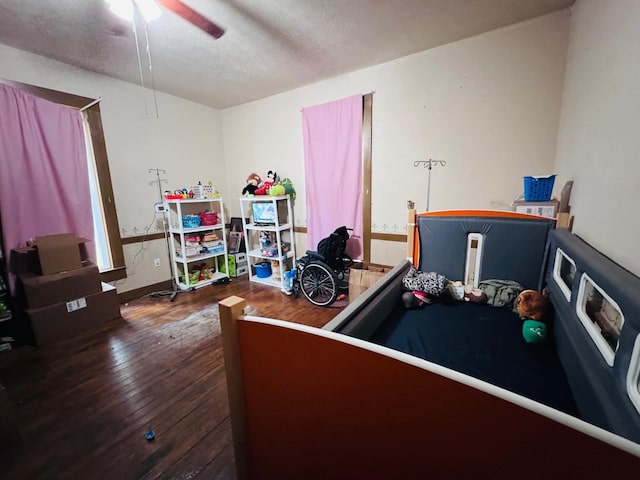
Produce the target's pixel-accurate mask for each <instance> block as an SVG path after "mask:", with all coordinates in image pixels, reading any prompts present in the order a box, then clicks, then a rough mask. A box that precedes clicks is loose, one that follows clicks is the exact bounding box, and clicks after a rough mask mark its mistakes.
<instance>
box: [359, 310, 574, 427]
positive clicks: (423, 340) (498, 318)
mask: <svg viewBox="0 0 640 480" xmlns="http://www.w3.org/2000/svg"><path fill="white" fill-rule="evenodd" d="M548 330H549V333H551V332H552V330H553V329H551V328H549V329H548ZM371 341H373V342H375V343H378V344H380V345H384V346H387V347H389V348H393V349H394V350H398V351H401V352H404V353H408V354H409V355H413V356H416V357H420V358H423V359H425V360H428V361H430V362H433V363H436V364H438V365H442V366H444V367H448V368H451V369H453V370H456V371H459V372H462V373H465V374H467V375H470V376H472V377H475V378H478V379H481V380H484V381H486V382H488V383H491V384H493V385H496V386H498V387H502V388H505V389H507V390H510V391H512V392H514V393H518V394H520V395H523V396H525V397H528V398H530V399H532V400H535V401H538V402H540V403H543V404H545V405H548V406H550V407H553V408H556V409H558V410H561V411H563V412H565V413H568V414H570V415H573V416H576V417H578V416H579V415H578V411H577V408H576V405H575V403H574V400H573V396H572V394H571V390H570V389H569V384H568V382H567V378H566V376H565V373H564V370H563V369H562V366H561V364H560V360H559V358H558V355H557V354H556V349H555V344H554V339H553V338H552V337H551V336H549V337H548V338H547V340H546V342H545V343H543V344H536V345H534V344H528V343H526V342H525V341H524V339H523V337H522V320H520V318H519V317H518V315H517V314H516V313H514V312H513V311H511V310H510V309H508V308H500V307H492V306H489V305H479V304H473V303H464V302H460V303H456V304H454V305H443V304H434V305H428V306H424V307H422V308H420V309H416V310H406V309H404V308H403V307H402V306H399V307H398V308H397V309H395V310H394V311H393V312H392V313H391V314H390V316H389V317H388V318H387V319H386V320H385V322H384V323H383V324H382V325H381V326H380V328H379V329H378V330H377V331H376V332H375V334H374V336H373V338H372V339H371Z"/></svg>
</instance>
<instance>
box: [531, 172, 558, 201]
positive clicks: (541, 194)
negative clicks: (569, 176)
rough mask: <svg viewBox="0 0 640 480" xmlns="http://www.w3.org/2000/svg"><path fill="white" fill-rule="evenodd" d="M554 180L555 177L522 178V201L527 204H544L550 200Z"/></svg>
mask: <svg viewBox="0 0 640 480" xmlns="http://www.w3.org/2000/svg"><path fill="white" fill-rule="evenodd" d="M555 180H556V176H555V175H547V176H545V177H541V176H538V177H524V199H525V200H526V201H527V202H546V201H547V200H551V193H552V192H553V184H554V182H555Z"/></svg>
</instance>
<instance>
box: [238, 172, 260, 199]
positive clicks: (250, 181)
mask: <svg viewBox="0 0 640 480" xmlns="http://www.w3.org/2000/svg"><path fill="white" fill-rule="evenodd" d="M261 183H262V179H261V178H260V175H258V174H257V173H250V174H249V176H248V177H247V185H246V186H245V187H244V188H243V189H242V195H246V194H249V195H254V194H255V193H256V190H258V188H259V187H260V185H261Z"/></svg>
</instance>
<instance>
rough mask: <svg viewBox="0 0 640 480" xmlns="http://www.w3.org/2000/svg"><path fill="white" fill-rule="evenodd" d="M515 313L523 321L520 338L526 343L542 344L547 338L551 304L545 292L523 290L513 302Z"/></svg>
mask: <svg viewBox="0 0 640 480" xmlns="http://www.w3.org/2000/svg"><path fill="white" fill-rule="evenodd" d="M514 303H515V306H516V311H517V312H518V314H519V315H520V318H522V319H523V320H524V322H523V324H522V336H523V337H524V339H525V341H526V342H527V343H542V342H544V341H545V339H546V338H547V323H546V322H547V321H548V319H549V313H550V308H551V304H550V303H549V297H548V295H547V294H546V290H544V291H543V292H542V293H540V292H538V291H536V290H523V291H522V292H521V293H520V295H518V297H517V298H516V300H515V302H514Z"/></svg>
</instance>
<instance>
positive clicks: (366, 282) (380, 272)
mask: <svg viewBox="0 0 640 480" xmlns="http://www.w3.org/2000/svg"><path fill="white" fill-rule="evenodd" d="M392 269H393V267H389V266H387V265H377V264H375V263H368V262H357V263H354V264H353V266H352V267H351V268H350V269H349V301H350V302H351V301H353V300H354V299H355V298H357V297H358V296H360V295H362V293H363V292H364V291H365V290H366V289H368V288H369V287H371V286H372V285H373V284H374V283H376V282H377V281H378V280H380V279H381V278H382V277H384V276H385V274H386V273H388V272H390V271H391V270H392Z"/></svg>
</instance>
